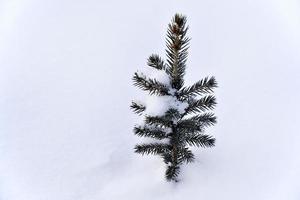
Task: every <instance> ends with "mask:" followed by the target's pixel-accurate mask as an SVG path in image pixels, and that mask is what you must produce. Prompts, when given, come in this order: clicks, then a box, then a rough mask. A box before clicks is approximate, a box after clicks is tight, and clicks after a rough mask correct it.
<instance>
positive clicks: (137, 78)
mask: <svg viewBox="0 0 300 200" xmlns="http://www.w3.org/2000/svg"><path fill="white" fill-rule="evenodd" d="M132 79H133V84H134V86H137V87H139V88H141V89H142V90H144V91H148V92H149V94H157V95H160V96H163V95H168V94H169V93H168V91H169V89H168V87H167V86H166V85H164V84H163V83H160V82H158V81H157V80H155V79H150V78H146V76H143V75H139V74H138V73H137V72H136V73H134V76H133V78H132Z"/></svg>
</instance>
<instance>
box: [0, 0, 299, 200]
mask: <svg viewBox="0 0 300 200" xmlns="http://www.w3.org/2000/svg"><path fill="white" fill-rule="evenodd" d="M175 12H181V13H184V14H186V15H187V16H188V24H189V26H190V29H189V35H190V36H191V38H192V40H191V48H190V51H189V52H190V54H189V60H188V63H187V73H186V84H187V85H189V84H192V83H194V82H196V81H198V80H199V79H201V78H203V77H205V76H207V75H214V76H216V79H217V81H218V83H219V88H218V89H217V90H216V97H217V101H218V105H217V108H216V115H217V116H218V124H217V125H216V126H215V127H212V128H210V129H208V132H207V133H208V134H211V135H214V136H215V137H216V147H214V148H210V149H194V152H195V155H196V158H197V159H196V162H195V163H193V164H190V165H187V166H183V167H182V173H181V177H180V179H181V181H180V182H179V183H176V184H174V183H167V182H165V180H164V178H163V175H164V170H165V166H164V165H163V163H162V161H161V159H160V158H158V157H152V156H147V157H142V156H140V155H138V154H134V153H133V147H134V145H135V144H136V143H137V142H139V141H140V138H137V137H136V136H134V134H133V133H132V128H133V126H134V124H135V123H136V121H137V119H138V117H137V116H135V115H134V114H133V113H132V112H131V110H130V109H129V105H130V103H131V100H132V99H139V98H141V97H144V96H145V95H146V93H145V92H142V91H139V90H138V89H136V88H135V87H133V86H132V81H131V78H132V75H133V73H134V72H135V71H136V70H139V69H142V68H143V67H144V65H145V63H146V59H147V57H148V56H149V55H151V54H152V53H158V54H160V55H164V49H165V44H164V41H165V34H166V29H167V23H168V22H169V21H170V19H171V17H172V16H173V15H174V13H175ZM299 36H300V3H299V1H298V0H253V1H246V0H228V1H223V0H212V1H201V0H200V1H179V0H172V1H171V0H166V1H158V0H152V1H147V2H145V1H137V0H129V1H115V0H111V1H101V0H100V1H99V0H87V1H76V0H75V1H74V0H72V1H71V0H43V1H40V0H0V199H1V200H120V199H122V200H140V199H143V200H148V199H149V200H150V199H151V200H171V199H172V200H183V199H205V200H220V199H222V200H241V199H243V200H299V199H300V190H299V188H300V181H299V177H300V157H299V153H300V134H299V122H300V121H299V111H300V106H299V102H300V94H299V92H298V91H299V87H300V68H299V67H300V37H299Z"/></svg>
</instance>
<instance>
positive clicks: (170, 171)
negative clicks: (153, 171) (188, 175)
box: [165, 165, 180, 182]
mask: <svg viewBox="0 0 300 200" xmlns="http://www.w3.org/2000/svg"><path fill="white" fill-rule="evenodd" d="M179 172H180V168H179V166H174V165H170V166H168V167H167V171H166V174H165V177H166V179H167V181H175V182H177V177H178V175H179Z"/></svg>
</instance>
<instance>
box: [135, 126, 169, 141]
mask: <svg viewBox="0 0 300 200" xmlns="http://www.w3.org/2000/svg"><path fill="white" fill-rule="evenodd" d="M133 132H134V133H135V134H136V135H138V136H140V137H150V138H156V139H159V140H161V139H164V138H167V133H166V132H165V131H163V130H162V129H160V128H157V127H155V128H148V127H143V128H142V127H134V130H133Z"/></svg>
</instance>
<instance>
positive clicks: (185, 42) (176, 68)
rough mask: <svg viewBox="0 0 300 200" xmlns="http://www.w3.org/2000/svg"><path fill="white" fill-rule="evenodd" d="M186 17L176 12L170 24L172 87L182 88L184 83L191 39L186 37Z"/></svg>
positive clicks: (169, 41) (168, 45)
mask: <svg viewBox="0 0 300 200" xmlns="http://www.w3.org/2000/svg"><path fill="white" fill-rule="evenodd" d="M187 30H188V27H186V17H185V16H183V15H180V14H176V15H175V17H174V18H173V20H172V22H171V23H170V24H169V25H168V32H167V39H166V45H167V49H166V53H167V65H168V67H167V70H166V71H167V73H168V74H169V75H170V77H171V79H172V87H173V88H175V89H180V88H181V87H182V86H183V84H184V79H183V77H184V74H185V68H186V64H185V63H186V60H187V56H188V52H187V50H188V48H189V41H190V39H189V38H188V37H186V33H187Z"/></svg>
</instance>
